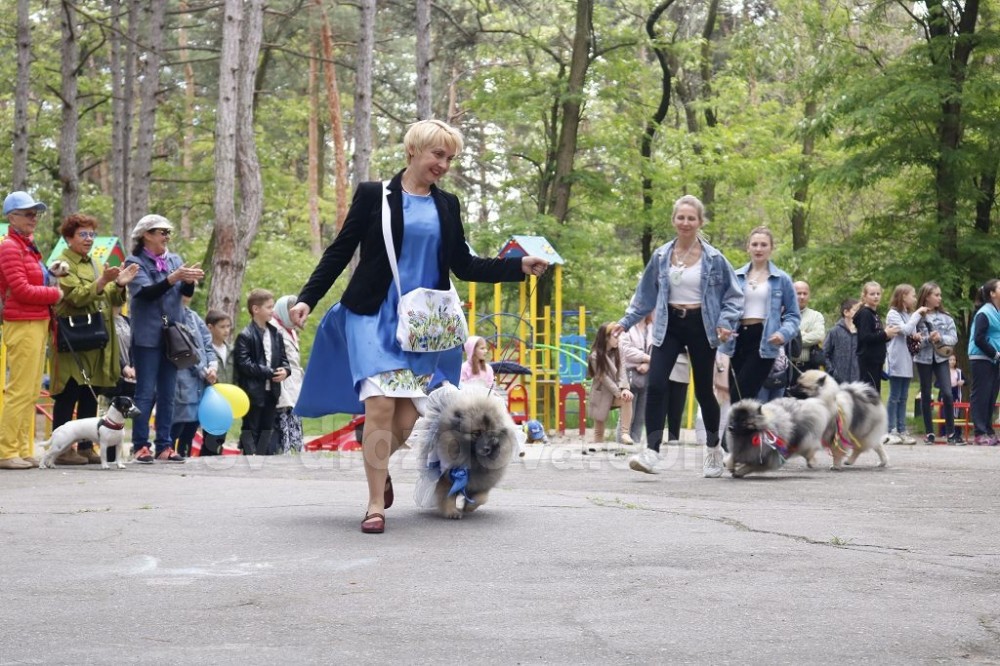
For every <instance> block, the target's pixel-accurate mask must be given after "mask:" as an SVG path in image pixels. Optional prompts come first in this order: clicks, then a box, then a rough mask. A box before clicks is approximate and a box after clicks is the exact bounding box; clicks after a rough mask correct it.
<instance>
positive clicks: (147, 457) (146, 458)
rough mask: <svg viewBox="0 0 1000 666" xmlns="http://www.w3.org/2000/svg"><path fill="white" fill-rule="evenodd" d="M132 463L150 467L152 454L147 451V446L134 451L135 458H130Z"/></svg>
mask: <svg viewBox="0 0 1000 666" xmlns="http://www.w3.org/2000/svg"><path fill="white" fill-rule="evenodd" d="M132 462H136V463H139V464H140V465H152V464H153V452H152V451H150V450H149V447H148V446H144V447H142V448H141V449H139V450H138V451H136V454H135V457H133V458H132Z"/></svg>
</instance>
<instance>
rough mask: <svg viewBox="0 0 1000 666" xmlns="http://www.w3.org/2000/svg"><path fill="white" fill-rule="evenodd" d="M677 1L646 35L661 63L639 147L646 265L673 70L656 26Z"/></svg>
mask: <svg viewBox="0 0 1000 666" xmlns="http://www.w3.org/2000/svg"><path fill="white" fill-rule="evenodd" d="M673 3H674V0H663V2H661V3H660V4H658V5H657V6H656V7H655V8H654V9H653V11H652V12H651V13H650V15H649V17H648V18H647V19H646V35H647V36H648V37H649V41H650V43H651V46H652V49H653V53H655V54H656V60H657V62H659V63H660V102H659V104H658V105H657V107H656V111H655V112H653V117H652V118H650V119H649V120H648V121H647V122H646V127H645V129H644V130H643V133H642V143H641V145H640V147H639V154H640V155H641V156H642V160H643V164H644V165H645V173H644V174H643V176H642V211H643V217H644V222H643V225H642V263H644V264H645V263H647V262H648V261H649V259H650V257H652V256H653V227H652V225H651V224H650V222H649V216H650V214H651V213H652V210H653V179H652V178H651V177H650V176H649V172H650V170H651V169H650V167H649V166H648V165H650V164H651V162H652V157H653V139H655V138H656V131H657V130H658V129H659V128H660V125H662V124H663V119H664V118H666V117H667V111H668V110H669V109H670V90H671V77H672V74H671V71H670V64H669V61H668V58H667V52H666V50H665V49H664V48H663V47H662V46H660V45H659V44H660V39H659V37H658V36H657V33H656V23H657V22H658V21H659V20H660V16H662V15H663V12H665V11H666V10H667V9H668V8H669V7H670V5H672V4H673Z"/></svg>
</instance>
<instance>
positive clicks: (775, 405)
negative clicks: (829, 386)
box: [725, 398, 829, 478]
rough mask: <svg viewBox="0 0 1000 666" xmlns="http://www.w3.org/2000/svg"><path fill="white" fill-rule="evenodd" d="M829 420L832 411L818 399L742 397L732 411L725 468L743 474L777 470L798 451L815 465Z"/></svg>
mask: <svg viewBox="0 0 1000 666" xmlns="http://www.w3.org/2000/svg"><path fill="white" fill-rule="evenodd" d="M828 421H829V411H828V410H827V407H826V405H825V404H824V403H823V402H822V401H821V400H817V399H810V400H795V399H793V398H779V399H778V400H772V401H771V402H768V403H764V404H762V403H760V402H758V401H757V400H753V399H750V398H748V399H745V400H740V401H739V402H737V403H736V404H734V405H733V406H732V408H731V409H730V411H729V425H728V426H727V428H726V440H727V442H728V444H729V455H728V456H727V457H726V463H725V464H726V469H728V470H729V473H730V474H732V475H733V477H734V478H741V477H743V476H746V475H747V474H752V473H758V472H768V471H771V470H776V469H778V468H779V467H781V466H782V465H784V464H785V461H786V460H788V458H790V457H792V456H796V455H798V456H802V457H803V458H805V459H806V464H807V465H808V466H809V467H816V454H817V453H818V452H819V451H820V449H821V448H822V447H823V443H822V442H823V433H824V431H825V430H826V427H827V423H828Z"/></svg>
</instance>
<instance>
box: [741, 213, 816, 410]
mask: <svg viewBox="0 0 1000 666" xmlns="http://www.w3.org/2000/svg"><path fill="white" fill-rule="evenodd" d="M773 251H774V236H773V234H771V231H770V229H768V228H767V227H757V228H756V229H754V230H753V231H751V232H750V237H749V239H747V252H748V253H749V254H750V261H749V262H748V263H747V264H746V265H744V266H742V267H741V268H739V269H737V271H736V279H737V280H738V281H739V283H740V285H741V286H742V288H743V315H742V317H741V318H740V326H739V329H738V330H737V334H736V339H735V340H730V341H729V342H727V343H726V344H724V345H722V352H723V353H725V354H728V355H729V356H731V357H732V363H731V367H730V377H729V398H730V400H731V401H732V402H737V401H738V400H742V399H744V398H756V397H757V394H758V393H760V389H761V387H762V386H763V385H764V380H765V379H767V375H768V373H770V372H771V366H773V365H774V360H775V359H776V358H777V357H778V351H779V350H780V349H781V348H782V347H783V346H784V345H785V344H787V343H788V342H789V341H790V340H791V339H792V338H794V337H795V336H796V335H798V333H799V321H800V317H799V302H798V299H797V298H796V296H795V287H794V286H793V285H792V278H791V277H789V275H788V273H786V272H785V271H783V270H781V269H780V268H778V267H777V266H775V265H774V262H772V261H771V253H772V252H773Z"/></svg>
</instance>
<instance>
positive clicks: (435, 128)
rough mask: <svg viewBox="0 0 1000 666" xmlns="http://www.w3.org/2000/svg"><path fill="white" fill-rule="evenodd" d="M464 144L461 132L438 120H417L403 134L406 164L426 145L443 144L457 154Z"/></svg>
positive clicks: (425, 147)
mask: <svg viewBox="0 0 1000 666" xmlns="http://www.w3.org/2000/svg"><path fill="white" fill-rule="evenodd" d="M464 145H465V142H464V141H463V140H462V133H461V132H459V131H458V130H457V129H455V128H454V127H452V126H451V125H449V124H448V123H446V122H442V121H440V120H419V121H417V122H415V123H413V124H412V125H410V128H409V129H408V130H406V135H405V136H403V148H404V149H405V150H406V163H407V164H409V163H410V158H412V157H413V156H414V155H416V154H417V153H419V152H421V151H422V150H425V149H427V148H428V147H434V146H444V147H445V148H446V149H448V150H450V151H453V152H454V153H455V154H458V153H460V152H462V147H463V146H464Z"/></svg>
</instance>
